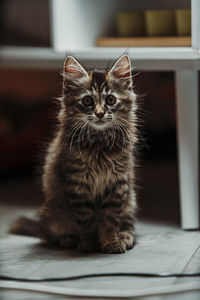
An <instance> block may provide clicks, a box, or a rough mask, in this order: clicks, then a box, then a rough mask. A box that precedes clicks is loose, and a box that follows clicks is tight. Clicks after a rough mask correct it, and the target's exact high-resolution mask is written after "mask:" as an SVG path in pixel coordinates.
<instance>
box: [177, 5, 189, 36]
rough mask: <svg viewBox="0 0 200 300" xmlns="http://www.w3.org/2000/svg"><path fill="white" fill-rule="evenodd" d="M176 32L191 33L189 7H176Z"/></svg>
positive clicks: (184, 34)
mask: <svg viewBox="0 0 200 300" xmlns="http://www.w3.org/2000/svg"><path fill="white" fill-rule="evenodd" d="M176 33H177V35H180V36H187V35H191V9H189V8H188V9H176Z"/></svg>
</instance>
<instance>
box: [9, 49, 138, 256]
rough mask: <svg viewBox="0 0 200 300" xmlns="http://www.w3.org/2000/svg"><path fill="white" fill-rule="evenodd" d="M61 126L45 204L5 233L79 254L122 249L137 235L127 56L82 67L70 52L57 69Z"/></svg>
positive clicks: (47, 173) (48, 163)
mask: <svg viewBox="0 0 200 300" xmlns="http://www.w3.org/2000/svg"><path fill="white" fill-rule="evenodd" d="M60 106H61V108H60V112H59V114H58V121H59V125H58V128H57V131H56V134H55V137H54V139H53V141H52V142H51V143H50V145H49V148H48V151H47V155H46V159H45V164H44V172H43V176H42V182H43V191H44V194H45V202H44V204H43V205H42V206H41V207H40V209H39V212H38V217H37V219H36V220H29V219H28V218H20V219H18V220H17V221H16V222H14V224H13V225H12V226H11V229H10V232H11V233H15V234H24V235H32V236H37V237H40V238H41V239H44V240H46V241H48V242H52V243H56V244H58V245H59V246H61V247H66V248H78V249H79V250H80V251H87V252H91V251H101V252H103V253H110V254H112V253H124V252H125V251H126V250H129V249H132V248H133V246H134V244H135V242H136V237H135V233H134V222H135V216H136V211H137V204H136V193H135V189H134V174H135V172H134V167H135V154H134V153H135V147H136V142H137V130H136V123H137V122H136V121H137V119H136V110H137V104H136V94H135V93H134V91H133V82H132V75H131V61H130V58H129V56H128V55H127V54H124V55H122V56H121V57H120V58H119V59H118V60H117V61H116V62H115V64H114V65H113V67H112V68H111V69H110V70H107V69H106V70H103V71H100V70H92V71H86V69H84V68H83V67H82V66H81V65H80V63H79V62H78V61H77V60H76V59H75V58H73V57H72V56H67V58H66V60H65V63H64V68H63V95H62V97H61V98H60Z"/></svg>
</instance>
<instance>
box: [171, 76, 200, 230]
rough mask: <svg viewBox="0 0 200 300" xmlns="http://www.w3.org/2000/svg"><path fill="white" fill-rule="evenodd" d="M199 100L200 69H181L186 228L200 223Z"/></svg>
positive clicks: (178, 78)
mask: <svg viewBox="0 0 200 300" xmlns="http://www.w3.org/2000/svg"><path fill="white" fill-rule="evenodd" d="M198 101H199V99H198V71H197V70H179V71H177V72H176V106H177V135H178V156H179V157H178V158H179V182H180V202H181V225H182V228H183V229H197V228H199V227H200V210H199V124H198V114H199V111H198Z"/></svg>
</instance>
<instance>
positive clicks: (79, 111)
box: [64, 55, 135, 131]
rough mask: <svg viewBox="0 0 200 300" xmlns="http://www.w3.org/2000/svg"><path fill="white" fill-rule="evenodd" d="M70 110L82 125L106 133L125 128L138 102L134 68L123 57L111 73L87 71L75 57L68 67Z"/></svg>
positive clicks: (66, 95) (66, 82) (66, 86)
mask: <svg viewBox="0 0 200 300" xmlns="http://www.w3.org/2000/svg"><path fill="white" fill-rule="evenodd" d="M64 102H65V106H66V111H67V112H68V113H69V115H71V116H73V119H74V121H76V122H79V121H80V122H82V126H90V127H92V128H93V129H94V130H97V131H102V130H104V129H106V128H108V127H109V128H112V127H113V128H116V127H117V126H120V127H121V126H123V124H124V125H125V124H126V123H125V122H127V120H128V119H129V118H128V116H129V114H130V112H131V110H132V107H133V105H134V102H135V94H134V92H133V89H132V79H131V65H130V59H129V57H128V56H127V55H123V56H122V57H121V58H120V59H119V60H118V61H117V62H116V63H115V65H114V66H113V67H112V69H111V70H110V71H109V72H108V71H91V72H86V71H85V70H84V69H83V67H82V66H81V65H80V64H79V63H78V62H77V61H76V60H75V59H74V58H72V57H67V59H66V62H65V66H64Z"/></svg>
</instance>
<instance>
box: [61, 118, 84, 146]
mask: <svg viewBox="0 0 200 300" xmlns="http://www.w3.org/2000/svg"><path fill="white" fill-rule="evenodd" d="M81 122H82V120H79V121H77V122H75V124H74V125H73V126H72V127H71V128H70V130H69V131H68V132H67V134H66V136H65V139H64V142H63V145H64V147H65V145H66V144H67V141H68V139H69V138H70V136H71V135H72V133H73V132H74V130H75V129H76V128H77V127H78V126H79V124H80V123H81Z"/></svg>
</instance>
